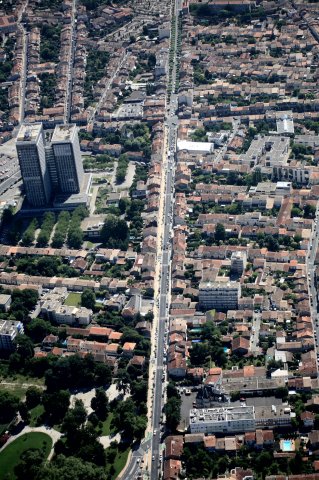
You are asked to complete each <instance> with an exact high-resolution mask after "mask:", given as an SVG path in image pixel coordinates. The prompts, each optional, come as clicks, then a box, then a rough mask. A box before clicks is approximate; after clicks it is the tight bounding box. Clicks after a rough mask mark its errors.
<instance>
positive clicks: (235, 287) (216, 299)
mask: <svg viewBox="0 0 319 480" xmlns="http://www.w3.org/2000/svg"><path fill="white" fill-rule="evenodd" d="M240 292H241V289H240V283H239V282H232V281H230V280H229V279H228V280H227V281H225V282H222V281H218V282H217V281H216V282H209V281H208V282H201V283H200V284H199V304H200V306H201V307H202V308H203V309H205V310H207V309H211V308H215V309H216V310H233V309H237V307H238V300H239V298H240Z"/></svg>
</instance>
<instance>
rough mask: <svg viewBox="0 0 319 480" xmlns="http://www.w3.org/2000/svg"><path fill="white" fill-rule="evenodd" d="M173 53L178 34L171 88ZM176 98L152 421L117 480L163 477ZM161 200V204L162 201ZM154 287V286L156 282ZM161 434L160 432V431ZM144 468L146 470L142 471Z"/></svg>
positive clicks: (167, 160) (171, 112)
mask: <svg viewBox="0 0 319 480" xmlns="http://www.w3.org/2000/svg"><path fill="white" fill-rule="evenodd" d="M175 9H176V12H177V14H176V15H175V19H176V32H177V28H178V12H179V9H180V6H179V0H176V5H175ZM176 49H177V34H176V39H175V56H174V67H173V75H175V77H174V78H173V82H172V83H173V85H175V81H176V61H177V58H176ZM177 98H178V97H177V95H175V94H172V95H171V97H170V102H169V104H168V109H167V118H166V122H165V125H166V135H165V136H164V137H165V138H167V143H166V144H165V145H164V148H165V154H164V158H163V170H164V178H163V183H164V185H163V187H164V188H163V189H162V190H161V192H162V193H161V195H162V197H161V206H163V208H161V207H160V208H159V225H158V242H160V243H159V245H160V253H159V254H158V262H159V277H158V280H159V282H158V283H159V290H158V292H155V302H156V305H157V312H156V316H155V321H157V325H156V327H155V332H153V333H154V340H155V348H154V349H152V352H153V353H152V355H153V356H152V358H151V364H152V363H153V367H151V368H150V377H151V378H150V385H151V388H152V393H151V395H152V397H151V402H150V403H151V412H150V414H151V419H150V428H149V429H148V434H147V435H146V438H145V439H144V441H143V442H142V444H141V447H140V448H138V449H137V450H136V451H134V452H133V453H132V455H131V457H130V460H129V462H128V464H127V467H126V468H125V470H124V471H123V472H122V474H121V475H120V477H119V478H121V479H123V480H124V479H125V480H133V479H135V478H136V477H137V473H138V472H139V470H142V471H143V474H144V478H147V479H151V480H155V479H158V478H161V477H162V473H161V472H162V468H163V457H162V448H163V446H162V443H161V436H162V431H163V426H164V423H165V422H164V416H163V406H164V404H165V399H166V388H165V387H166V380H167V377H166V368H165V364H164V356H166V352H165V350H166V342H167V333H168V321H169V319H168V312H169V302H170V258H171V233H172V229H173V202H174V174H175V152H176V136H177V123H178V117H177V116H176V109H177ZM163 200H164V204H163V203H162V201H163ZM161 212H162V213H161ZM156 283H157V282H156ZM154 323H155V322H154ZM161 430H162V431H161ZM149 451H150V454H149V455H148V457H147V460H148V463H147V465H142V458H143V457H144V456H145V453H146V452H149ZM145 467H146V468H145Z"/></svg>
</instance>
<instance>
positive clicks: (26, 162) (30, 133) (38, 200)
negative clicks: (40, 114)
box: [16, 123, 87, 208]
mask: <svg viewBox="0 0 319 480" xmlns="http://www.w3.org/2000/svg"><path fill="white" fill-rule="evenodd" d="M16 148H17V153H18V158H19V163H20V169H21V175H22V180H23V184H24V189H25V193H26V200H27V203H28V205H29V206H30V207H35V208H41V207H45V206H48V205H52V201H53V199H55V198H58V197H60V199H61V198H62V199H63V198H64V199H67V198H70V197H72V196H74V194H79V193H81V192H82V191H83V188H84V187H85V185H84V184H85V183H87V182H85V174H84V172H83V165H82V158H81V151H80V143H79V137H78V133H77V127H76V125H74V124H73V125H57V126H56V127H55V129H54V132H53V134H52V136H51V138H50V133H49V132H47V131H46V132H45V135H44V131H43V126H42V124H41V123H35V124H30V125H22V126H21V128H20V130H19V133H18V137H17V141H16ZM85 190H86V188H85ZM84 194H85V192H84ZM75 197H77V201H79V199H80V197H79V196H77V195H75ZM82 197H83V195H82ZM84 197H85V195H84ZM82 200H83V198H82ZM80 203H85V202H82V201H80V202H79V204H80Z"/></svg>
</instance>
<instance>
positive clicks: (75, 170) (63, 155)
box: [51, 124, 84, 194]
mask: <svg viewBox="0 0 319 480" xmlns="http://www.w3.org/2000/svg"><path fill="white" fill-rule="evenodd" d="M51 145H52V149H53V153H54V158H55V167H56V172H57V176H58V185H59V191H60V192H61V193H70V194H72V193H79V192H80V190H81V186H82V182H83V175H84V173H83V165H82V158H81V151H80V142H79V137H78V132H77V127H76V125H74V124H73V125H57V126H56V127H55V129H54V132H53V135H52V138H51Z"/></svg>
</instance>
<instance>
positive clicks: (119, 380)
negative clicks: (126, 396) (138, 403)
mask: <svg viewBox="0 0 319 480" xmlns="http://www.w3.org/2000/svg"><path fill="white" fill-rule="evenodd" d="M130 383H131V379H130V376H129V374H128V372H127V371H126V369H125V368H121V369H119V370H118V371H117V375H116V386H117V388H118V390H119V391H120V392H123V393H125V392H127V391H128V390H129V388H130Z"/></svg>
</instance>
